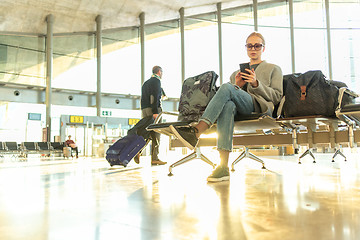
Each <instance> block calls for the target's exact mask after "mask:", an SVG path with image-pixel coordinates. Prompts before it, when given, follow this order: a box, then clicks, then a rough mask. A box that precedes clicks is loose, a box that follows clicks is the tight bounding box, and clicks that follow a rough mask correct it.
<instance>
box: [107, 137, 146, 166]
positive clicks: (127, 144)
mask: <svg viewBox="0 0 360 240" xmlns="http://www.w3.org/2000/svg"><path fill="white" fill-rule="evenodd" d="M146 143H147V141H145V140H144V138H143V137H142V136H138V135H136V134H130V135H127V136H125V137H123V138H120V139H119V140H117V141H116V142H115V143H114V144H113V145H111V146H110V147H109V149H108V150H107V151H106V160H107V161H108V162H109V164H110V166H111V167H112V166H114V165H122V166H124V167H126V166H127V165H128V163H129V162H130V161H131V159H133V158H134V157H135V155H136V154H138V153H139V152H140V151H141V150H142V149H143V148H144V147H145V146H146Z"/></svg>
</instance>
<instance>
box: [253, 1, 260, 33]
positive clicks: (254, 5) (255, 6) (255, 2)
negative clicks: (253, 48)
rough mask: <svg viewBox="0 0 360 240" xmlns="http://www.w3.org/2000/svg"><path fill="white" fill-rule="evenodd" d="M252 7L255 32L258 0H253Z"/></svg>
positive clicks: (256, 29) (257, 28)
mask: <svg viewBox="0 0 360 240" xmlns="http://www.w3.org/2000/svg"><path fill="white" fill-rule="evenodd" d="M253 9H254V30H255V32H257V31H259V27H258V1H257V0H253Z"/></svg>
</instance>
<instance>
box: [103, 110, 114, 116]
mask: <svg viewBox="0 0 360 240" xmlns="http://www.w3.org/2000/svg"><path fill="white" fill-rule="evenodd" d="M111 115H112V112H111V111H101V116H104V117H110V116H111Z"/></svg>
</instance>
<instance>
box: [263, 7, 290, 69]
mask: <svg viewBox="0 0 360 240" xmlns="http://www.w3.org/2000/svg"><path fill="white" fill-rule="evenodd" d="M258 24H259V27H258V29H259V32H260V33H261V34H262V35H263V36H264V38H265V42H266V47H265V52H264V53H263V60H266V61H268V62H270V63H274V64H276V65H278V66H280V67H281V69H282V71H283V74H290V73H292V69H291V46H290V43H291V42H290V20H289V6H288V4H287V1H286V2H275V3H264V4H259V7H258Z"/></svg>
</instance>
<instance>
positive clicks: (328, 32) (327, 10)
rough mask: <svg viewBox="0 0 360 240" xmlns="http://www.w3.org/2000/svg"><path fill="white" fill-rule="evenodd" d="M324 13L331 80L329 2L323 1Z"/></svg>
mask: <svg viewBox="0 0 360 240" xmlns="http://www.w3.org/2000/svg"><path fill="white" fill-rule="evenodd" d="M325 12H326V33H327V49H328V61H329V78H330V79H333V73H332V57H331V33H330V6H329V0H325Z"/></svg>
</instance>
